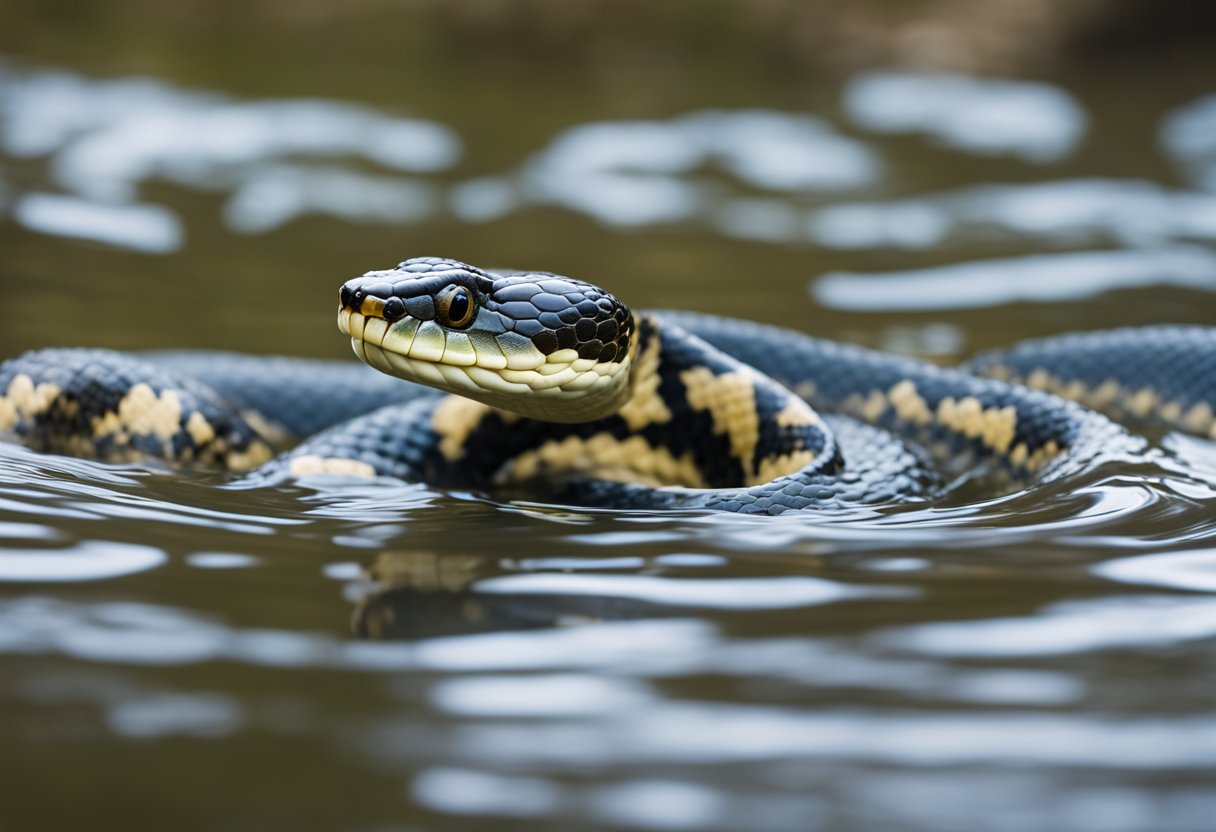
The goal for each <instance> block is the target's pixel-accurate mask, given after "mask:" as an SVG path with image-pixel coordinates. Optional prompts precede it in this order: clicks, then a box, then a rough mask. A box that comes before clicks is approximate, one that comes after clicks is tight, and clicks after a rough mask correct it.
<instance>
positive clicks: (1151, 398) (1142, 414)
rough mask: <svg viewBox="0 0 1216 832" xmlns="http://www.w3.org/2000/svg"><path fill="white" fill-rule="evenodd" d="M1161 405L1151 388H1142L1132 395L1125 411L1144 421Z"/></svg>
mask: <svg viewBox="0 0 1216 832" xmlns="http://www.w3.org/2000/svg"><path fill="white" fill-rule="evenodd" d="M1160 404H1161V397H1160V396H1159V395H1157V393H1156V392H1155V391H1154V390H1153V389H1152V388H1151V387H1142V388H1140V389H1139V390H1137V391H1136V392H1135V393H1133V394H1132V397H1131V398H1130V399H1129V400H1128V402H1127V409H1128V412H1130V413H1131V414H1132V415H1134V416H1136V417H1138V418H1140V419H1146V418H1148V415H1149V414H1150V413H1152V412H1153V411H1154V410H1156V409H1157V407H1158V405H1160Z"/></svg>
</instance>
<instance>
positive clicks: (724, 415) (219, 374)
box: [0, 258, 1216, 514]
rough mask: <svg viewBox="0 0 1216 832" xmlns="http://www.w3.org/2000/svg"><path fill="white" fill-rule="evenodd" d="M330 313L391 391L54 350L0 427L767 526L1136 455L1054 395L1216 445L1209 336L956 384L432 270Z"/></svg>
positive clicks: (320, 373) (287, 469)
mask: <svg viewBox="0 0 1216 832" xmlns="http://www.w3.org/2000/svg"><path fill="white" fill-rule="evenodd" d="M339 300H340V307H339V327H340V328H341V329H342V330H343V331H344V332H345V333H346V334H348V335H349V336H350V337H351V343H352V346H353V348H354V350H355V353H356V354H357V355H358V356H359V357H360V358H361V359H363V361H365V362H366V363H367V364H369V365H371V366H372V367H374V368H376V369H378V370H380V371H382V373H384V374H385V375H376V374H373V373H368V372H361V371H358V368H354V367H351V365H349V364H345V363H341V362H312V361H303V360H295V359H285V358H273V359H264V358H254V357H250V356H238V355H233V354H225V353H180V354H173V353H169V354H150V355H146V356H132V355H124V354H119V353H113V352H107V351H100V350H42V351H38V352H33V353H28V354H26V355H24V356H21V357H19V358H16V359H13V360H10V361H8V362H5V363H4V364H2V365H0V393H2V394H3V395H0V431H4V432H8V433H10V434H14V435H16V436H17V437H18V438H20V439H21V440H22V441H24V442H26V443H27V444H30V445H32V446H34V447H37V448H40V449H43V450H48V451H53V452H64V453H73V454H79V455H89V456H97V457H101V458H103V459H109V460H130V459H139V458H148V457H152V458H160V459H166V460H169V461H171V462H174V463H188V462H196V463H203V464H206V465H212V466H220V467H225V468H228V469H231V470H236V471H243V470H248V469H255V470H254V471H253V472H252V474H250V475H249V480H248V481H249V482H253V483H265V482H271V481H275V480H278V479H282V478H285V477H301V476H311V475H318V474H329V475H341V476H356V477H377V476H388V477H396V478H401V479H406V480H420V481H425V482H428V483H431V484H434V485H437V486H440V487H454V488H473V489H493V488H496V487H500V486H504V485H508V486H512V485H523V484H526V483H533V482H537V481H544V482H546V483H549V484H553V483H558V484H560V486H561V492H560V493H561V494H562V496H563V499H569V500H572V501H577V502H581V503H589V504H595V505H603V506H610V507H621V508H707V509H718V510H725V511H735V512H752V513H769V514H778V513H782V512H785V511H789V510H800V509H839V508H849V507H856V506H865V505H871V506H872V505H881V504H886V503H892V502H902V501H908V500H917V499H928V498H930V497H932V496H933V495H934V494H936V493H938V492H939V491H940V490H942V489H943V488H944V487H945V483H947V482H949V481H951V480H953V479H954V478H956V477H957V476H958V475H960V474H962V473H965V472H967V471H969V470H977V469H984V470H989V471H999V472H1000V473H1001V474H1002V475H1003V476H1008V477H1011V478H1014V479H1017V480H1025V481H1035V480H1037V481H1044V480H1048V479H1051V478H1055V477H1059V476H1064V475H1067V474H1069V473H1071V472H1075V471H1077V470H1081V469H1083V468H1084V467H1085V466H1086V465H1088V464H1089V463H1090V462H1091V461H1092V460H1094V459H1095V458H1097V457H1098V456H1099V455H1100V454H1110V453H1118V452H1119V451H1121V450H1126V451H1128V452H1133V451H1135V450H1137V449H1138V448H1140V447H1141V446H1142V442H1141V440H1139V439H1137V438H1136V437H1133V436H1131V435H1129V434H1128V433H1126V432H1125V431H1124V430H1123V429H1122V428H1120V427H1118V426H1117V425H1115V424H1114V423H1113V422H1110V421H1109V420H1107V419H1106V418H1105V417H1103V416H1100V415H1098V414H1097V413H1096V412H1094V411H1093V410H1089V409H1087V408H1086V407H1083V406H1081V405H1080V404H1076V403H1074V402H1072V401H1066V400H1065V399H1064V398H1061V396H1067V397H1068V398H1070V399H1076V400H1080V401H1083V402H1085V403H1086V404H1087V405H1089V406H1091V407H1097V408H1101V409H1105V410H1108V411H1111V412H1114V413H1116V414H1118V415H1120V416H1123V417H1128V418H1132V419H1137V420H1150V419H1154V418H1155V419H1158V420H1160V421H1163V422H1165V423H1167V424H1170V425H1172V426H1176V427H1181V428H1183V429H1186V430H1189V431H1191V432H1195V433H1199V434H1201V435H1209V436H1211V435H1216V427H1214V423H1216V419H1214V417H1213V410H1212V404H1213V402H1214V401H1216V364H1214V363H1213V362H1214V361H1216V331H1214V330H1210V329H1206V328H1198V327H1158V328H1150V329H1137V330H1118V331H1114V332H1110V333H1097V334H1091V335H1080V336H1070V337H1067V338H1060V339H1049V340H1047V341H1042V342H1032V343H1029V344H1027V345H1024V346H1022V347H1019V348H1017V349H1015V350H1012V351H1009V352H1007V353H1000V354H993V355H989V356H984V357H981V358H979V359H977V360H975V361H974V362H973V363H972V364H971V365H970V366H968V367H966V368H963V369H960V370H951V369H944V368H938V367H935V366H932V365H928V364H924V363H922V362H918V361H915V360H912V359H906V358H899V357H894V356H889V355H884V354H881V353H876V352H872V351H869V350H864V349H861V348H858V347H851V346H846V345H842V344H836V343H832V342H828V341H822V340H818V339H814V338H809V337H807V336H805V335H801V334H798V333H794V332H790V331H787V330H781V329H777V328H773V327H766V326H762V325H758V324H751V323H748V322H743V321H736V320H732V319H727V318H718V317H713V316H705V315H697V314H693V313H685V312H665V313H634V312H633V311H631V310H630V309H629V308H628V307H626V306H625V305H624V304H623V303H621V302H620V301H619V300H618V299H616V298H615V297H613V296H612V295H611V294H609V293H608V292H606V291H604V290H602V289H600V288H598V287H596V286H593V285H591V284H587V283H583V282H581V281H577V280H573V279H571V278H568V277H563V276H560V275H553V274H546V273H518V274H510V275H499V274H492V273H490V272H486V271H483V270H480V269H477V268H475V267H473V266H470V265H468V264H465V263H460V262H457V261H452V260H444V259H438V258H416V259H413V260H408V261H405V262H404V263H402V264H400V265H399V266H397V267H395V268H393V269H387V270H380V271H373V272H368V273H367V274H365V275H363V276H361V277H359V278H355V279H354V280H351V281H348V282H347V283H346V284H345V285H344V286H343V287H342V289H341V292H340V298H339ZM389 376H395V377H397V378H399V379H400V378H403V379H406V380H409V381H414V382H420V383H421V384H422V385H426V386H425V387H423V386H418V385H407V384H402V383H401V382H400V381H398V380H396V379H394V378H390V377H389ZM984 376H989V377H984ZM1014 382H1020V383H1014ZM1035 387H1037V388H1039V389H1037V390H1036V389H1032V388H1035ZM437 391H442V392H445V393H448V394H449V395H442V394H441V393H440V392H437ZM301 438H303V441H302V442H301V443H300V444H298V445H297V446H296V447H295V448H294V449H292V450H290V451H289V452H287V453H285V454H282V455H281V456H278V457H275V458H273V459H271V457H272V448H276V447H281V446H285V445H287V444H290V443H291V442H293V441H297V440H299V439H301ZM259 466H260V467H259Z"/></svg>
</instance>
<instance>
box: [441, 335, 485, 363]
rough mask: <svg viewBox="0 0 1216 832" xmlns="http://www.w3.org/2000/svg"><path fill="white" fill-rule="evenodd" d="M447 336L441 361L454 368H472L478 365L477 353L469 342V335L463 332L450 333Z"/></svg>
mask: <svg viewBox="0 0 1216 832" xmlns="http://www.w3.org/2000/svg"><path fill="white" fill-rule="evenodd" d="M445 335H446V343H445V344H444V346H443V357H442V358H441V359H439V360H440V361H442V362H443V363H444V364H451V365H452V366H454V367H472V366H473V365H475V364H476V363H477V352H476V351H475V350H474V349H473V345H472V344H471V343H470V342H469V336H468V335H465V334H464V333H463V332H448V333H445Z"/></svg>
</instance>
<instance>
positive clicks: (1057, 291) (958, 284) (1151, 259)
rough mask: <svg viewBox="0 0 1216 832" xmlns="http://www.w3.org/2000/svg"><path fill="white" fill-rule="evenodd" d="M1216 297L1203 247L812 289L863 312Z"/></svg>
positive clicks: (1043, 260)
mask: <svg viewBox="0 0 1216 832" xmlns="http://www.w3.org/2000/svg"><path fill="white" fill-rule="evenodd" d="M1145 286H1180V287H1185V288H1190V289H1200V290H1203V291H1207V292H1216V253H1213V252H1212V251H1210V250H1208V249H1205V248H1200V247H1198V246H1194V247H1191V246H1174V247H1169V248H1160V249H1138V250H1123V251H1078V252H1067V253H1063V254H1034V255H1026V256H1022V257H1011V258H1004V259H999V260H979V261H972V262H968V263H955V264H951V265H948V266H939V267H935V268H928V269H915V270H911V271H899V272H874V273H858V272H833V273H831V274H826V275H823V276H822V277H820V278H818V279H817V280H815V281H814V282H813V283H812V285H811V296H812V297H813V298H814V299H815V300H816V301H818V302H819V303H821V304H823V305H824V306H826V307H829V308H832V309H848V310H852V311H866V312H895V311H911V310H930V309H974V308H979V307H985V306H998V305H1001V304H1006V303H1018V302H1022V303H1055V302H1060V301H1068V300H1081V299H1084V298H1089V297H1094V296H1096V295H1100V294H1102V293H1104V292H1110V291H1114V290H1117V289H1134V288H1142V287H1145Z"/></svg>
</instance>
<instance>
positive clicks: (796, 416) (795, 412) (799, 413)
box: [775, 399, 820, 428]
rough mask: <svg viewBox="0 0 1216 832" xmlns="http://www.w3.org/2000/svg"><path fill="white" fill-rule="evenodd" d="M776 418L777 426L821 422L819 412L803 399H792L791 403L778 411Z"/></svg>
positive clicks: (802, 425)
mask: <svg viewBox="0 0 1216 832" xmlns="http://www.w3.org/2000/svg"><path fill="white" fill-rule="evenodd" d="M775 418H776V420H777V426H778V427H783V428H798V427H805V426H807V425H818V424H820V422H819V414H818V413H816V412H815V411H814V410H811V408H810V406H809V405H808V404H807V403H806V402H804V401H802V400H801V399H791V400H790V403H789V404H787V405H786V406H785V407H783V408H781V410H779V411H777V415H776V417H775Z"/></svg>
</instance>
